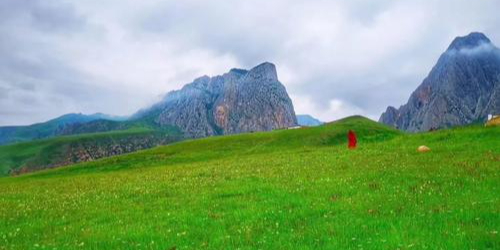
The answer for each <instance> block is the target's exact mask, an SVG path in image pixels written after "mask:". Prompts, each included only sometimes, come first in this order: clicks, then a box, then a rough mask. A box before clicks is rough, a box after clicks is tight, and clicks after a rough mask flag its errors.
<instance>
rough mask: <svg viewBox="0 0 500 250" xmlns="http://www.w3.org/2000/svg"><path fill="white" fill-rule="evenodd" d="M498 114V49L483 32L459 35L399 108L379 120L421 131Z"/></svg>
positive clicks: (477, 120)
mask: <svg viewBox="0 0 500 250" xmlns="http://www.w3.org/2000/svg"><path fill="white" fill-rule="evenodd" d="M498 113H500V50H499V49H498V48H496V47H495V46H494V45H493V44H492V43H491V41H490V40H489V39H488V38H487V37H486V36H485V35H484V34H482V33H471V34H469V35H467V36H464V37H457V38H456V39H455V40H454V41H453V42H452V43H451V45H450V46H449V47H448V49H447V50H446V52H445V53H443V54H442V55H441V57H440V58H439V60H438V62H437V64H436V65H435V66H434V68H433V69H432V70H431V72H430V73H429V75H428V76H427V78H426V79H425V80H424V81H423V82H422V84H421V85H420V86H419V87H418V88H417V89H416V90H415V91H414V92H413V93H412V95H411V96H410V99H409V100H408V103H407V104H405V105H403V106H401V107H400V108H399V109H396V108H394V107H388V108H387V110H386V112H384V113H383V114H382V116H381V117H380V120H379V121H380V122H382V123H385V124H387V125H391V126H394V127H396V128H398V129H402V130H406V131H410V132H420V131H428V130H433V129H439V128H447V127H452V126H457V125H466V124H470V123H474V122H480V121H481V122H484V121H485V120H486V119H487V116H488V114H498Z"/></svg>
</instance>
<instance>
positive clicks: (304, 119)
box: [297, 115, 323, 127]
mask: <svg viewBox="0 0 500 250" xmlns="http://www.w3.org/2000/svg"><path fill="white" fill-rule="evenodd" d="M297 123H298V124H299V125H300V126H307V127H314V126H319V125H321V124H323V122H322V121H320V120H318V119H316V118H314V117H312V116H310V115H297Z"/></svg>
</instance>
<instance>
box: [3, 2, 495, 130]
mask: <svg viewBox="0 0 500 250" xmlns="http://www.w3.org/2000/svg"><path fill="white" fill-rule="evenodd" d="M499 7H500V2H498V1H494V0H484V1H467V0H437V1H423V0H409V1H392V0H382V1H369V0H349V1H348V0H338V1H326V0H308V1H305V0H299V1H285V0H274V1H267V0H256V1H239V0H236V1H222V0H213V1H202V0H185V1H170V0H169V1H159V0H145V1H141V3H140V4H138V3H137V1H132V0H107V1H69V0H47V1H30V0H4V1H1V2H0V55H1V56H0V125H8V124H29V123H33V122H38V121H43V120H47V119H50V118H53V117H55V116H57V115H61V114H64V113H67V112H84V113H93V112H106V113H111V114H117V115H127V114H131V113H133V112H134V111H136V110H138V109H140V108H143V107H146V106H149V105H151V104H152V103H154V102H155V101H156V100H158V99H159V98H160V97H161V96H163V95H164V94H165V93H166V92H168V91H170V90H174V89H178V88H180V87H182V85H183V84H185V83H188V82H190V81H192V80H193V79H194V78H196V77H198V76H201V75H217V74H222V73H224V72H227V71H228V70H229V69H230V68H233V67H239V68H251V67H253V66H255V65H257V64H259V63H261V62H263V61H270V62H273V63H275V64H276V66H277V69H278V75H279V78H280V80H281V81H282V82H283V84H284V85H285V86H286V88H287V90H288V92H289V94H290V95H291V97H292V99H293V101H294V105H295V108H296V111H297V113H309V114H311V115H313V116H316V117H318V118H320V119H321V120H324V121H329V120H333V119H338V118H341V117H343V116H346V115H351V114H361V115H366V116H369V117H371V118H374V119H377V118H378V116H379V114H380V113H381V112H382V111H383V110H384V109H385V107H386V106H387V105H393V106H398V105H400V104H401V103H403V102H405V101H406V100H407V98H408V96H409V94H410V93H411V91H412V90H413V89H415V88H416V86H417V85H418V84H420V82H421V80H422V79H423V78H424V77H425V76H426V74H427V73H428V71H429V70H430V69H431V68H432V66H433V64H434V63H435V62H436V60H437V58H438V57H439V56H440V54H441V53H442V52H443V51H444V50H445V49H446V48H447V46H448V44H449V43H450V42H451V41H452V39H453V38H454V37H455V36H462V35H466V34H468V33H469V32H471V31H481V32H484V33H485V34H486V35H487V36H489V38H490V39H491V40H492V41H493V43H495V42H497V43H498V41H500V30H499V29H498V27H500V25H499V24H500V17H499V15H498V14H497V11H496V10H497V9H499Z"/></svg>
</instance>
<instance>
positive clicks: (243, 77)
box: [135, 63, 297, 137]
mask: <svg viewBox="0 0 500 250" xmlns="http://www.w3.org/2000/svg"><path fill="white" fill-rule="evenodd" d="M135 117H136V118H138V119H141V118H144V117H152V119H154V121H155V122H156V123H157V124H159V125H161V126H165V125H174V126H177V127H179V128H180V129H181V130H182V131H183V132H184V133H185V134H186V135H187V136H189V137H206V136H212V135H222V134H235V133H243V132H253V131H268V130H273V129H278V128H286V127H290V126H295V125H296V124H297V119H296V117H295V112H294V109H293V105H292V101H291V99H290V98H289V96H288V94H287V92H286V89H285V87H284V86H283V85H282V84H281V83H280V82H279V81H278V76H277V73H276V68H275V66H274V65H273V64H271V63H263V64H261V65H258V66H256V67H255V68H253V69H251V70H249V71H247V70H242V69H232V70H231V71H229V72H228V73H226V74H224V75H222V76H215V77H208V76H203V77H200V78H198V79H196V80H194V82H192V83H190V84H188V85H186V86H184V87H183V88H182V89H181V90H178V91H173V92H170V93H168V94H167V96H166V97H165V99H164V100H163V101H162V102H161V103H159V104H156V105H155V106H153V107H152V108H150V109H149V110H146V111H140V112H139V114H138V115H136V116H135Z"/></svg>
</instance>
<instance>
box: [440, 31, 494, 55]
mask: <svg viewBox="0 0 500 250" xmlns="http://www.w3.org/2000/svg"><path fill="white" fill-rule="evenodd" d="M490 43H491V41H490V39H489V38H488V37H487V36H486V35H484V34H483V33H481V32H472V33H470V34H468V35H466V36H459V37H456V38H455V39H454V40H453V42H452V43H451V44H450V46H449V47H448V51H451V50H461V49H472V48H475V47H478V46H480V45H483V44H490Z"/></svg>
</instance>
